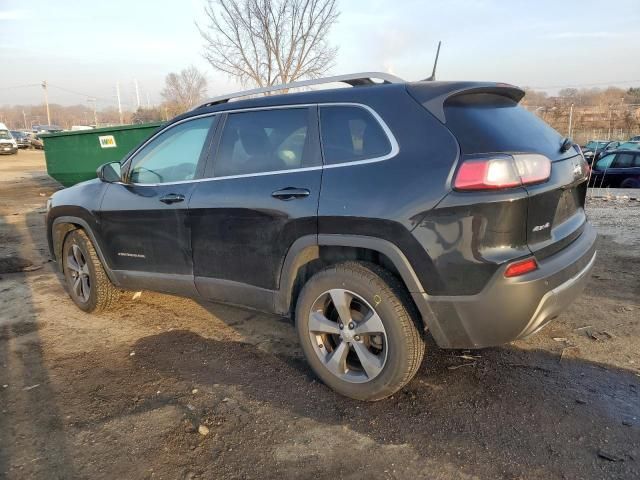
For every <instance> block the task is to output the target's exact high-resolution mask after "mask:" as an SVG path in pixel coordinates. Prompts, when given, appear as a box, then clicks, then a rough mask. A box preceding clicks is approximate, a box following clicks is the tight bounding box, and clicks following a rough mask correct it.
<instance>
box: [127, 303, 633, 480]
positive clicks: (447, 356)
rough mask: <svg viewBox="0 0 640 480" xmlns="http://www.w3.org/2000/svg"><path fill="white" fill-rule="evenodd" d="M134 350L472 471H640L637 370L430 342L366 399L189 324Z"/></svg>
mask: <svg viewBox="0 0 640 480" xmlns="http://www.w3.org/2000/svg"><path fill="white" fill-rule="evenodd" d="M211 308H212V310H214V311H216V307H215V306H212V307H211ZM216 314H217V316H218V318H220V313H219V311H216ZM135 351H136V357H135V362H136V365H137V366H138V368H143V369H153V370H154V371H157V372H159V373H160V374H161V375H162V376H173V377H175V378H192V379H194V381H195V382H196V383H198V384H199V385H202V386H203V387H214V386H216V385H220V384H222V385H227V386H233V387H235V388H237V389H239V390H240V391H241V392H242V393H243V394H244V395H245V396H246V397H247V398H248V399H250V400H251V401H255V402H257V404H259V405H267V406H269V407H270V408H273V409H276V410H284V411H285V416H286V417H288V418H298V417H302V418H308V419H311V420H313V421H315V422H317V423H318V424H321V425H339V426H342V427H343V428H346V429H349V430H351V431H354V432H357V433H359V434H361V435H364V436H366V437H368V438H370V439H371V440H373V441H374V442H375V443H376V444H380V445H407V446H410V447H411V448H412V449H413V450H414V451H415V452H417V454H418V455H419V457H420V458H421V459H425V460H430V461H438V462H440V463H442V462H444V461H445V460H446V462H448V463H452V464H453V465H454V466H455V468H456V470H457V471H459V472H465V473H466V474H467V475H469V476H478V477H479V478H602V477H603V476H610V475H611V476H619V478H634V477H635V478H637V475H638V473H639V472H640V470H639V466H638V463H637V458H638V455H640V398H639V391H640V379H639V378H638V377H637V376H636V375H634V373H632V372H629V371H626V370H621V369H617V368H612V367H610V366H607V365H600V364H595V363H590V362H586V361H583V360H578V359H570V358H563V359H560V358H559V357H558V356H556V355H552V354H550V353H549V352H546V351H542V350H533V351H525V350H519V349H516V348H514V347H509V346H507V347H504V348H494V349H487V350H482V351H480V352H476V353H471V354H468V357H467V358H461V356H460V355H461V352H459V351H446V352H445V351H442V350H439V349H438V348H437V347H436V346H435V345H434V344H433V343H432V342H430V344H429V346H428V350H427V354H426V358H425V360H424V363H423V365H422V368H421V369H420V371H419V372H418V374H417V375H416V377H415V378H414V380H413V381H412V382H411V383H410V384H409V385H407V386H406V387H405V388H404V389H402V390H401V391H400V392H398V393H397V394H395V395H394V396H393V397H392V398H390V399H386V400H383V401H380V402H377V403H364V402H358V401H354V400H350V399H348V398H344V397H341V396H339V395H337V394H335V393H334V392H332V391H331V390H330V389H328V388H327V387H325V386H324V385H322V384H321V383H319V382H318V381H317V380H316V379H315V376H314V375H313V373H312V372H311V371H310V369H309V368H308V367H307V365H306V363H305V362H304V360H303V359H302V358H300V356H299V355H297V354H296V355H286V354H279V355H275V354H272V353H268V352H265V351H264V350H263V349H260V348H258V347H257V346H255V345H252V344H248V343H241V342H231V341H222V342H221V341H218V340H214V339H211V338H204V337H202V336H200V335H198V334H196V333H193V332H191V331H187V330H173V331H169V332H165V333H161V334H158V335H153V336H148V337H145V338H142V339H140V340H139V341H138V342H137V343H136V345H135ZM471 356H473V358H471ZM476 357H477V358H476ZM606 457H609V458H608V459H607V458H606ZM433 473H434V476H437V475H435V473H436V472H433ZM474 478H476V477H474Z"/></svg>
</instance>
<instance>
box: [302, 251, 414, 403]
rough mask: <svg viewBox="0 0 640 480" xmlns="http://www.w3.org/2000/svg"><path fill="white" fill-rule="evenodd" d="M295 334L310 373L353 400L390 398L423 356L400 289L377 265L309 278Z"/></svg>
mask: <svg viewBox="0 0 640 480" xmlns="http://www.w3.org/2000/svg"><path fill="white" fill-rule="evenodd" d="M296 329H297V331H298V337H299V339H300V343H301V345H302V349H303V351H304V354H305V357H306V358H307V361H308V362H309V364H310V365H311V367H312V368H313V370H314V371H315V373H316V374H317V375H318V376H319V377H320V378H321V379H322V381H323V382H324V383H325V384H327V385H328V386H329V387H331V388H332V389H334V390H336V391H337V392H338V393H341V394H342V395H345V396H348V397H351V398H355V399H358V400H370V401H373V400H380V399H382V398H385V397H388V396H389V395H392V394H393V393H395V392H396V391H397V390H399V389H400V388H402V387H403V386H404V385H405V384H406V383H407V382H409V380H411V378H412V377H413V376H414V375H415V373H416V371H417V370H418V367H419V366H420V363H421V362H422V357H423V355H424V342H423V339H422V332H421V328H420V326H419V324H418V322H417V321H416V316H415V314H414V312H413V308H412V305H411V301H410V300H409V298H408V295H407V293H406V291H405V289H404V288H403V286H402V285H401V284H400V282H399V281H398V280H397V279H396V278H395V277H394V276H393V275H391V274H390V273H389V272H388V271H386V270H384V269H382V268H380V267H378V266H377V265H372V264H367V263H361V262H348V263H343V264H339V265H334V266H331V267H328V268H326V269H324V270H322V271H321V272H319V273H317V274H316V275H314V276H313V277H312V278H311V279H310V280H309V281H308V282H307V284H306V285H305V287H304V288H303V290H302V292H301V293H300V296H299V297H298V302H297V306H296Z"/></svg>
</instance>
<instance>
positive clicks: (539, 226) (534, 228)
mask: <svg viewBox="0 0 640 480" xmlns="http://www.w3.org/2000/svg"><path fill="white" fill-rule="evenodd" d="M550 226H551V224H550V223H549V222H547V223H545V224H544V225H536V226H535V227H533V229H532V230H531V231H532V232H541V231H542V230H546V229H547V228H549V227H550Z"/></svg>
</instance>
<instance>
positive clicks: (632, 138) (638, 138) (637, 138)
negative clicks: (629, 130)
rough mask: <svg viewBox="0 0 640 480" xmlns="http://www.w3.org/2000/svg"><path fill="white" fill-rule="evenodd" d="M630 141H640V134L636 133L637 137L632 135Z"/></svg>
mask: <svg viewBox="0 0 640 480" xmlns="http://www.w3.org/2000/svg"><path fill="white" fill-rule="evenodd" d="M629 141H630V142H640V135H636V136H635V137H631V138H630V139H629Z"/></svg>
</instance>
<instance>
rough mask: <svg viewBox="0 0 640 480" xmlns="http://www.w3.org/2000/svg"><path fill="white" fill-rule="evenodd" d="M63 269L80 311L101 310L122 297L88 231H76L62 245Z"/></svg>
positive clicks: (68, 290) (71, 295) (66, 281)
mask: <svg viewBox="0 0 640 480" xmlns="http://www.w3.org/2000/svg"><path fill="white" fill-rule="evenodd" d="M62 269H63V273H64V277H65V283H66V285H67V292H68V293H69V296H70V297H71V299H72V300H73V302H74V303H75V304H76V305H77V306H78V308H79V309H80V310H83V311H85V312H100V311H102V310H106V309H108V308H109V307H110V306H111V305H112V304H113V303H114V302H115V301H116V300H117V299H118V298H119V296H120V292H119V290H118V289H117V288H116V287H114V286H113V284H112V283H111V281H110V280H109V277H107V274H106V273H105V271H104V268H103V267H102V263H101V262H100V258H99V257H98V254H97V253H96V250H95V248H94V247H93V244H92V243H91V240H90V239H89V237H88V236H87V234H86V233H85V232H84V230H73V231H72V232H70V233H69V234H68V235H67V237H66V238H65V241H64V245H63V247H62Z"/></svg>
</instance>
